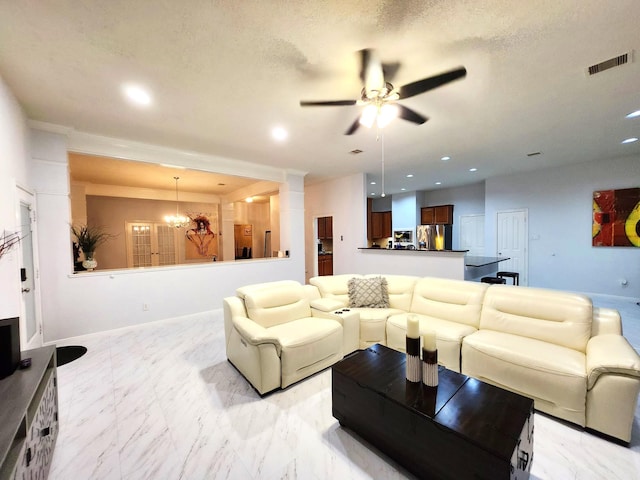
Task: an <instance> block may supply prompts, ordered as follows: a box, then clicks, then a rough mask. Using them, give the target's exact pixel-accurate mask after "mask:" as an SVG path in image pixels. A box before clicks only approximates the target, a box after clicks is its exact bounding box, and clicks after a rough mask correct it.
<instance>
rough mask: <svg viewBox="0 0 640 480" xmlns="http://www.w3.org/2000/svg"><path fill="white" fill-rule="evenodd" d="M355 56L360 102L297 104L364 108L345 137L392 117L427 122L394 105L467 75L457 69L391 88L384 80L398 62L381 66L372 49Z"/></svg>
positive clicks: (391, 73) (462, 70) (408, 109)
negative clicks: (358, 59)
mask: <svg viewBox="0 0 640 480" xmlns="http://www.w3.org/2000/svg"><path fill="white" fill-rule="evenodd" d="M359 53H360V60H361V68H360V79H361V80H362V82H363V84H364V87H363V88H362V92H361V94H360V99H358V100H329V101H307V100H303V101H301V102H300V106H302V107H323V106H345V105H359V106H364V107H365V108H364V110H363V111H362V115H361V116H360V117H358V118H357V119H356V120H355V122H353V123H352V124H351V126H350V127H349V129H348V130H347V131H346V132H345V135H352V134H353V133H354V132H355V131H356V130H357V129H358V127H359V126H360V125H365V126H367V127H371V126H372V125H373V123H374V122H377V124H378V127H379V128H383V127H384V126H385V125H387V124H388V123H389V122H390V121H391V120H392V119H393V118H395V117H396V116H398V117H400V118H402V119H404V120H407V121H409V122H412V123H415V124H417V125H422V124H423V123H424V122H426V121H427V120H428V118H427V117H425V116H423V115H421V114H419V113H418V112H416V111H414V110H411V109H410V108H407V107H405V106H404V105H400V104H398V103H396V102H397V101H398V100H404V99H405V98H409V97H413V96H415V95H419V94H421V93H424V92H427V91H429V90H433V89H434V88H437V87H440V86H442V85H445V84H447V83H449V82H452V81H454V80H457V79H459V78H463V77H465V76H466V74H467V70H466V69H465V68H464V67H459V68H456V69H454V70H450V71H448V72H444V73H441V74H439V75H434V76H432V77H428V78H423V79H422V80H418V81H416V82H412V83H408V84H406V85H403V86H402V87H400V88H395V87H394V86H393V85H392V84H391V83H389V82H388V81H387V79H388V80H391V79H392V77H393V75H394V74H395V72H396V71H397V70H398V68H399V67H400V64H399V63H394V64H383V63H381V62H380V59H379V58H378V55H377V52H376V51H375V50H373V49H364V50H360V52H359ZM385 74H386V75H387V77H388V78H387V79H385Z"/></svg>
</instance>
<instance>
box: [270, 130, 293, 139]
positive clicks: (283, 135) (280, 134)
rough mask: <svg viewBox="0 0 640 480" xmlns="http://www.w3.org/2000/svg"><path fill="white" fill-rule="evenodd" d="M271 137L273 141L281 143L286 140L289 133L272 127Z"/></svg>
mask: <svg viewBox="0 0 640 480" xmlns="http://www.w3.org/2000/svg"><path fill="white" fill-rule="evenodd" d="M271 136H272V137H273V139H274V140H276V141H278V142H283V141H285V140H286V139H287V137H288V136H289V133H288V132H287V131H286V130H285V129H284V128H282V127H274V128H273V130H271Z"/></svg>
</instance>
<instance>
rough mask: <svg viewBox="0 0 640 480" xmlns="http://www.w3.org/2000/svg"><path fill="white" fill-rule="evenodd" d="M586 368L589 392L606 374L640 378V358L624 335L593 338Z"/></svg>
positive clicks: (589, 347)
mask: <svg viewBox="0 0 640 480" xmlns="http://www.w3.org/2000/svg"><path fill="white" fill-rule="evenodd" d="M586 366H587V390H590V389H591V388H592V387H593V385H594V384H595V383H596V381H597V380H598V377H600V375H604V374H615V375H623V376H626V377H636V378H640V356H639V355H638V353H637V352H636V351H635V350H634V349H633V347H632V346H631V345H630V344H629V342H628V341H627V339H626V338H624V337H623V336H622V335H616V334H606V335H597V336H595V337H591V339H590V340H589V343H587V361H586Z"/></svg>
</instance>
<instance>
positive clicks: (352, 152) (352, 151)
mask: <svg viewBox="0 0 640 480" xmlns="http://www.w3.org/2000/svg"><path fill="white" fill-rule="evenodd" d="M349 153H350V154H351V155H357V154H359V153H362V150H360V149H359V148H356V149H354V150H351V151H350V152H349Z"/></svg>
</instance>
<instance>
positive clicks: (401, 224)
mask: <svg viewBox="0 0 640 480" xmlns="http://www.w3.org/2000/svg"><path fill="white" fill-rule="evenodd" d="M417 196H418V192H403V193H394V194H393V195H392V197H391V230H392V231H393V232H395V231H396V230H411V231H412V232H413V243H414V244H416V243H417V242H416V225H419V224H420V207H419V205H418V199H417ZM394 242H395V239H394Z"/></svg>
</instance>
